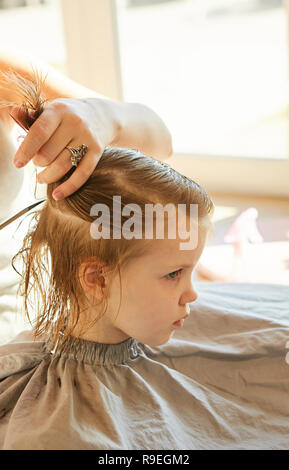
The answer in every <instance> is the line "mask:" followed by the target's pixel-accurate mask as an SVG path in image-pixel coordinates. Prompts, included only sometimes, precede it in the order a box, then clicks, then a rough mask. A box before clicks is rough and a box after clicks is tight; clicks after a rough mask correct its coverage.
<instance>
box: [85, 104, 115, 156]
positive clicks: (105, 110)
mask: <svg viewBox="0 0 289 470" xmlns="http://www.w3.org/2000/svg"><path fill="white" fill-rule="evenodd" d="M83 101H84V102H85V103H87V104H88V105H90V106H91V107H92V108H93V112H94V117H93V119H94V120H95V121H97V124H98V125H99V124H101V125H102V129H103V132H104V137H103V142H104V146H105V147H112V146H114V145H115V146H117V142H118V141H119V139H120V136H121V129H122V121H121V108H120V105H121V103H118V102H116V101H113V100H110V99H109V98H102V97H101V98H95V97H90V98H85V99H84V100H83Z"/></svg>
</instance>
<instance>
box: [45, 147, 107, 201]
mask: <svg viewBox="0 0 289 470" xmlns="http://www.w3.org/2000/svg"><path fill="white" fill-rule="evenodd" d="M69 146H70V147H78V146H79V143H76V142H71V143H70V144H69ZM101 154H102V150H101V149H100V148H99V149H97V151H95V150H94V151H93V150H88V152H87V153H86V154H85V155H84V157H83V158H82V160H81V161H80V163H78V165H77V168H76V169H75V171H74V172H73V174H72V175H71V176H70V178H69V179H68V180H67V181H65V182H64V183H62V184H61V185H59V186H58V187H57V189H56V190H55V191H54V192H53V194H52V196H53V197H54V199H55V200H60V199H63V198H65V197H67V196H70V195H71V194H73V193H74V192H75V191H76V190H77V189H79V188H80V187H81V186H82V185H83V184H84V183H85V182H86V181H87V180H88V178H89V177H90V175H91V174H92V172H93V171H94V169H95V167H96V165H97V163H98V162H99V159H100V157H101ZM71 167H72V163H71V153H70V152H69V150H68V149H65V150H64V151H63V152H61V154H60V155H59V156H58V157H57V158H56V159H55V160H54V161H53V162H52V163H51V164H50V165H49V167H47V168H46V169H45V170H44V171H42V172H41V173H40V174H39V175H38V177H37V180H38V182H39V183H41V182H43V183H47V184H49V183H50V182H53V181H57V180H59V179H61V178H62V177H63V176H64V175H65V174H66V173H67V172H68V171H69V170H70V168H71Z"/></svg>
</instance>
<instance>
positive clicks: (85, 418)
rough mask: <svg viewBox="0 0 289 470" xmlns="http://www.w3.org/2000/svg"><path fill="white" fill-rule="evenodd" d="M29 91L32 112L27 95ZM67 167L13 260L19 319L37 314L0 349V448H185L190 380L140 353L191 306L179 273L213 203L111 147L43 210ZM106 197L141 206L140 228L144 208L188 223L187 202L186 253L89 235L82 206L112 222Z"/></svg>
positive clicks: (193, 186) (133, 154) (171, 243)
mask: <svg viewBox="0 0 289 470" xmlns="http://www.w3.org/2000/svg"><path fill="white" fill-rule="evenodd" d="M27 89H28V88H27ZM29 93H31V96H30V100H31V103H32V105H35V107H36V108H37V103H35V102H33V99H34V96H37V93H34V94H33V92H29ZM36 114H39V113H36ZM30 124H31V123H30ZM74 170H75V168H74V167H73V168H72V169H71V170H70V171H69V172H68V173H67V174H66V175H65V177H64V178H62V180H60V181H58V182H57V183H52V184H49V185H48V187H47V200H46V201H45V202H44V204H43V207H42V209H40V210H38V211H37V212H35V215H34V218H33V219H32V225H33V226H31V227H30V230H29V232H28V233H27V235H26V237H25V239H24V243H23V247H22V249H21V250H20V252H19V253H18V255H16V256H15V257H14V258H13V265H14V266H15V269H21V268H22V267H23V272H22V279H21V282H20V286H19V288H20V292H21V295H23V296H24V305H25V312H26V314H27V316H28V317H29V315H31V313H32V316H35V311H36V312H37V315H36V318H35V324H34V330H33V338H32V334H31V333H30V332H24V333H23V334H20V335H19V336H18V337H17V338H16V339H15V340H14V341H12V342H10V343H8V344H6V345H4V346H2V347H1V359H0V371H1V379H2V380H1V384H0V413H1V420H0V442H1V447H2V448H3V449H142V448H147V449H148V448H169V449H171V448H184V449H186V448H188V447H190V446H191V433H190V429H189V428H190V424H189V423H190V417H189V416H188V414H187V413H188V410H187V409H186V407H185V402H187V403H188V400H189V401H190V395H191V392H190V379H189V378H186V377H185V376H184V378H183V379H181V381H180V377H181V376H182V374H181V375H180V377H178V375H179V374H178V373H177V371H175V369H174V367H172V368H171V369H170V368H168V367H166V366H164V365H162V363H161V362H158V361H154V360H153V358H151V357H150V356H151V355H152V353H153V352H152V350H151V349H150V346H158V345H163V344H166V343H167V342H168V341H169V339H170V338H171V337H172V335H173V333H174V331H175V330H176V329H177V328H181V326H182V325H183V319H184V318H185V317H187V316H188V308H187V306H188V304H189V303H190V302H193V301H194V300H195V299H196V298H197V294H196V292H195V290H194V289H193V287H192V284H191V275H192V271H193V269H194V267H195V266H196V264H197V262H198V260H199V258H200V256H201V253H202V250H203V248H204V245H205V242H206V237H207V234H208V231H209V230H210V227H211V216H212V211H213V207H214V206H213V203H212V201H211V199H210V197H209V196H208V194H207V193H206V191H205V190H204V189H202V188H201V187H200V186H199V185H198V184H197V183H195V182H193V181H191V180H190V179H188V178H186V177H184V176H182V175H180V174H178V173H177V172H176V171H174V170H173V169H171V168H170V167H169V166H168V165H166V164H165V163H162V162H158V161H157V160H154V159H153V158H151V157H148V156H146V155H144V154H142V153H140V152H138V151H134V150H128V149H121V148H114V149H108V148H107V149H105V151H104V152H103V154H102V157H101V159H100V161H99V163H98V165H97V167H96V169H95V170H94V172H93V173H92V175H91V176H90V177H89V179H88V180H87V181H86V183H85V184H84V185H83V186H82V187H81V188H80V189H79V190H78V191H76V192H75V193H73V194H72V195H71V196H69V197H67V198H66V199H63V200H60V201H55V200H54V198H53V197H52V193H53V191H54V190H55V188H56V187H57V186H59V185H60V184H62V183H63V182H64V181H65V180H66V179H67V178H69V177H70V176H71V174H72V172H73V171H74ZM116 195H117V196H119V197H121V205H122V206H126V205H127V204H137V205H138V207H139V208H141V218H142V221H143V222H144V224H143V227H145V205H146V204H150V203H152V204H156V203H160V204H162V205H166V204H167V203H173V204H174V205H177V204H186V211H187V212H186V213H187V216H188V218H189V216H190V204H198V222H199V223H198V225H196V228H197V230H198V234H197V235H198V243H197V245H196V247H195V249H192V250H180V248H179V245H180V242H182V240H181V239H180V237H179V236H177V237H176V238H175V239H168V238H164V239H148V240H147V239H145V238H144V237H143V238H131V239H129V238H128V237H126V238H125V237H124V236H123V235H122V236H121V237H120V238H117V239H114V238H110V239H107V238H99V239H97V238H96V237H92V235H91V233H92V232H91V227H92V223H93V221H94V220H95V216H93V215H90V214H91V208H92V207H93V206H94V205H95V204H105V205H106V206H107V207H108V208H109V209H110V211H111V214H112V213H113V210H115V208H114V206H113V204H114V196H116ZM121 219H122V220H121V225H123V223H124V222H125V221H126V220H127V219H128V217H127V216H123V215H122V216H121ZM112 223H113V222H111V227H112ZM112 228H113V227H112ZM143 235H145V234H144V230H143ZM19 260H22V262H23V266H22V265H21V268H20V266H18V261H19ZM31 306H32V312H30V311H29V309H30V307H31ZM172 366H173V364H172ZM176 395H177V396H178V398H179V399H180V401H179V404H177V403H176V404H174V401H175V398H174V397H176ZM168 404H170V405H173V406H172V409H171V411H169V410H168V412H167V411H166V409H167V407H168Z"/></svg>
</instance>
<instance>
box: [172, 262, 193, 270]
mask: <svg viewBox="0 0 289 470" xmlns="http://www.w3.org/2000/svg"><path fill="white" fill-rule="evenodd" d="M177 266H182V267H183V268H191V267H192V266H194V265H193V264H186V263H175V264H170V265H169V266H167V268H168V269H170V268H175V267H177Z"/></svg>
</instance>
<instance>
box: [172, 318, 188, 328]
mask: <svg viewBox="0 0 289 470" xmlns="http://www.w3.org/2000/svg"><path fill="white" fill-rule="evenodd" d="M188 316H189V315H185V316H184V317H183V318H181V319H180V320H176V321H174V323H173V325H175V326H176V327H177V328H182V326H183V324H184V321H185V319H186V318H187V317H188Z"/></svg>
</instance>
